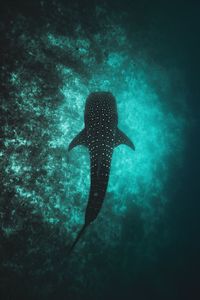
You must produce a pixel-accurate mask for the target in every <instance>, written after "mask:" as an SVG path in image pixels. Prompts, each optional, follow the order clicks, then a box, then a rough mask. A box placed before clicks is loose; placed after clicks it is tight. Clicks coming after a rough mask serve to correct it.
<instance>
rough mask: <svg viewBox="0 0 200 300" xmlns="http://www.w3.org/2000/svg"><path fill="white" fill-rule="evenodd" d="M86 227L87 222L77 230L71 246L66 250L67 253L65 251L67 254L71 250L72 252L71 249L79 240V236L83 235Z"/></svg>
mask: <svg viewBox="0 0 200 300" xmlns="http://www.w3.org/2000/svg"><path fill="white" fill-rule="evenodd" d="M86 227H87V224H84V225H83V227H82V228H81V230H80V231H79V233H78V235H77V237H76V239H75V241H74V242H73V244H72V245H71V247H70V248H69V250H68V253H67V254H68V255H70V254H71V252H72V250H73V249H74V247H75V246H76V244H77V242H78V241H79V239H80V238H81V236H82V235H83V233H84V231H85V229H86Z"/></svg>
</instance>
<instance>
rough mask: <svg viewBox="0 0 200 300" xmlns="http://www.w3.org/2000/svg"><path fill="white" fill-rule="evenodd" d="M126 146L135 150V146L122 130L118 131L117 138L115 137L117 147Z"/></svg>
mask: <svg viewBox="0 0 200 300" xmlns="http://www.w3.org/2000/svg"><path fill="white" fill-rule="evenodd" d="M121 144H125V145H127V146H129V147H130V148H131V149H133V150H135V146H134V144H133V143H132V142H131V140H130V139H129V138H128V137H127V136H126V135H125V133H123V132H122V131H121V130H120V129H117V132H116V136H115V147H117V146H119V145H121Z"/></svg>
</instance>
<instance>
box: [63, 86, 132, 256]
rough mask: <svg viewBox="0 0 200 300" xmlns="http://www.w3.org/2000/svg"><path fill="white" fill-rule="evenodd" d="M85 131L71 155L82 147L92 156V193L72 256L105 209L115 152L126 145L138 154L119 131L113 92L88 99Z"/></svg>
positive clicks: (70, 147)
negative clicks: (76, 148)
mask: <svg viewBox="0 0 200 300" xmlns="http://www.w3.org/2000/svg"><path fill="white" fill-rule="evenodd" d="M84 122H85V128H84V129H83V130H82V131H81V132H80V133H79V134H78V135H77V136H76V137H75V138H74V139H73V140H72V142H71V143H70V145H69V148H68V151H70V150H71V149H73V148H74V147H76V146H78V145H83V146H86V147H87V148H88V150H89V154H90V174H91V176H90V193H89V200H88V204H87V208H86V213H85V223H84V225H83V227H82V229H81V231H80V232H79V234H78V235H77V238H76V239H75V241H74V243H73V244H72V246H71V248H70V249H69V253H70V252H71V251H72V249H73V248H74V246H75V244H76V243H77V241H78V240H79V238H80V236H81V235H82V234H83V232H84V230H85V228H86V227H87V226H88V225H89V224H90V223H91V222H93V221H94V220H95V219H96V217H97V216H98V213H99V211H100V209H101V207H102V204H103V201H104V197H105V194H106V189H107V186H108V179H109V173H110V166H111V159H112V154H113V150H114V148H115V147H117V146H118V145H120V144H126V145H127V146H129V147H130V148H132V149H133V150H135V146H134V144H133V143H132V142H131V140H130V139H129V138H128V137H127V136H126V135H125V134H124V133H123V132H122V131H121V130H120V129H119V128H118V126H117V125H118V113H117V105H116V100H115V98H114V96H113V95H112V94H111V93H110V92H94V93H91V94H90V95H89V96H88V97H87V99H86V106H85V114H84Z"/></svg>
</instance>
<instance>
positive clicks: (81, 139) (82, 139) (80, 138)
mask: <svg viewBox="0 0 200 300" xmlns="http://www.w3.org/2000/svg"><path fill="white" fill-rule="evenodd" d="M79 145H80V146H81V145H82V146H87V140H86V134H85V129H83V130H82V131H81V132H79V133H78V134H77V135H76V136H75V138H74V139H73V140H72V141H71V143H70V144H69V147H68V151H70V150H72V149H73V148H74V147H76V146H79Z"/></svg>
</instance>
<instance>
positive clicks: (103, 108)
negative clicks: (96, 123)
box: [85, 92, 117, 121]
mask: <svg viewBox="0 0 200 300" xmlns="http://www.w3.org/2000/svg"><path fill="white" fill-rule="evenodd" d="M105 113H106V114H107V115H115V117H116V116H117V105H116V100H115V97H114V96H113V95H112V93H110V92H93V93H91V94H90V95H89V96H88V97H87V99H86V105H85V121H86V120H88V119H91V118H93V117H96V116H100V115H101V116H103V115H104V114H105Z"/></svg>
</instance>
